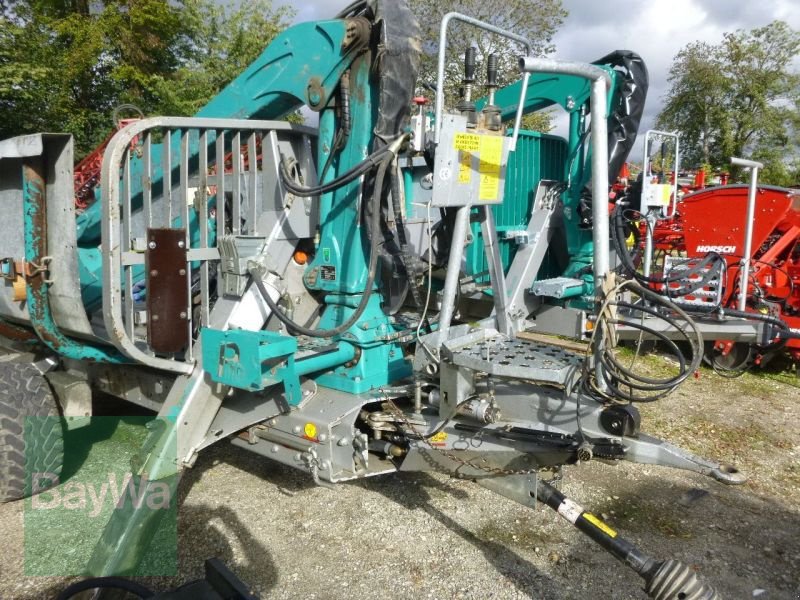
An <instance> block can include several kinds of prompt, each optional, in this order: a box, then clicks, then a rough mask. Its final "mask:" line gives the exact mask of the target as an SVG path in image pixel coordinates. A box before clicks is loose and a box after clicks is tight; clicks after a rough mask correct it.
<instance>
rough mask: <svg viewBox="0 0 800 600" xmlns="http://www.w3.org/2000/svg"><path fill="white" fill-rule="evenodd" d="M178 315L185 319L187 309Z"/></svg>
mask: <svg viewBox="0 0 800 600" xmlns="http://www.w3.org/2000/svg"><path fill="white" fill-rule="evenodd" d="M178 316H179V317H180V318H181V319H185V318H186V311H185V310H182V311H181V314H180V315H178Z"/></svg>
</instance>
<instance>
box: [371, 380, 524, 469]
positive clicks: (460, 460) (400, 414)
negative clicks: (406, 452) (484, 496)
mask: <svg viewBox="0 0 800 600" xmlns="http://www.w3.org/2000/svg"><path fill="white" fill-rule="evenodd" d="M380 392H381V393H382V394H383V397H384V399H385V400H386V403H387V404H388V405H389V408H390V409H391V411H392V412H394V413H395V415H397V417H398V419H399V420H400V421H401V423H402V424H403V425H405V426H406V427H408V428H409V429H410V430H411V431H412V432H413V433H414V435H416V436H417V437H418V438H419V439H420V440H422V442H423V443H424V444H425V445H426V446H427V447H428V448H429V449H431V450H433V451H434V452H437V453H439V454H441V455H442V456H444V457H446V458H449V459H450V460H452V461H453V462H455V463H458V464H459V465H461V466H463V467H471V468H473V469H477V470H479V471H483V472H484V473H487V474H489V475H530V474H531V473H535V472H537V471H538V470H539V469H537V468H534V469H520V470H514V469H503V468H500V467H489V466H485V465H475V464H473V463H471V462H470V461H467V460H464V459H463V458H461V457H460V456H457V455H455V454H453V453H452V452H450V451H449V450H445V449H444V448H437V447H436V446H434V445H433V444H431V443H430V441H429V440H428V438H426V437H425V435H423V434H422V433H421V432H420V431H419V430H418V429H417V427H416V426H415V425H414V424H413V423H412V422H411V421H409V420H408V418H407V417H406V415H405V413H404V412H403V411H402V410H400V408H399V407H398V406H397V405H396V404H395V403H394V401H393V400H392V399H391V398H389V396H388V395H387V394H386V392H385V391H384V390H383V388H381V390H380ZM449 470H450V471H451V472H452V473H453V475H455V476H456V477H463V476H462V475H461V474H460V473H458V472H457V471H456V470H454V469H449Z"/></svg>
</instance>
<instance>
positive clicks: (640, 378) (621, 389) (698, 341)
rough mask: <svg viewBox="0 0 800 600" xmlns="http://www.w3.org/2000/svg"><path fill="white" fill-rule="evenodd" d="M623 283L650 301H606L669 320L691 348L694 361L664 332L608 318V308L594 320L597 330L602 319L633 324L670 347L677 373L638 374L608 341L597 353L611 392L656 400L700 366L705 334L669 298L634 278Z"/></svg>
mask: <svg viewBox="0 0 800 600" xmlns="http://www.w3.org/2000/svg"><path fill="white" fill-rule="evenodd" d="M623 285H624V286H625V287H626V288H630V289H632V290H633V292H634V293H636V294H638V295H639V296H640V297H641V298H642V299H646V300H647V301H648V302H649V303H650V304H651V305H644V304H633V303H630V302H620V301H609V302H607V306H616V307H619V308H623V309H626V310H627V311H629V314H630V312H642V313H645V314H649V315H651V316H653V317H656V318H658V319H661V320H663V321H666V323H667V324H669V325H670V326H671V327H672V328H674V329H675V330H676V331H679V332H680V333H681V334H682V335H683V337H684V339H685V340H686V341H687V342H688V343H689V345H690V347H691V349H692V359H691V361H687V360H686V357H685V356H684V354H683V352H681V350H680V348H679V347H678V345H677V344H676V343H675V342H674V341H673V340H670V339H669V338H668V337H667V336H666V335H664V334H663V333H662V332H659V331H657V330H655V329H653V328H651V327H647V326H646V325H644V324H642V323H637V322H636V321H634V320H633V319H632V318H629V319H626V320H621V319H617V318H609V317H608V316H607V315H606V313H605V312H601V314H600V316H599V317H598V323H596V324H595V329H596V330H597V331H604V330H605V327H604V326H603V325H604V323H603V322H605V323H606V324H608V325H625V326H628V327H633V328H634V329H638V330H639V331H642V332H644V333H647V334H648V335H650V336H652V337H654V338H656V339H658V340H660V341H662V342H664V343H665V344H666V346H667V349H668V350H669V351H670V353H671V354H672V355H673V356H674V357H675V359H676V360H677V361H678V367H677V368H678V373H677V374H676V375H674V376H671V377H666V378H660V379H657V378H653V377H647V376H644V375H640V374H637V373H635V372H633V371H632V370H631V369H630V368H627V367H624V366H623V365H622V364H621V363H620V362H619V360H618V359H617V357H616V356H615V355H614V353H613V348H611V347H609V346H607V345H606V346H603V347H601V350H600V352H598V354H597V361H598V362H599V364H600V369H599V372H600V376H601V377H602V380H603V382H604V383H605V385H606V389H607V390H608V391H610V392H612V393H613V395H614V396H615V397H617V398H622V399H625V400H628V401H629V402H653V401H655V400H658V399H660V398H663V397H664V396H666V395H667V394H669V393H670V392H672V391H673V390H674V389H675V388H676V387H677V386H678V385H680V384H681V383H682V382H683V381H685V380H686V379H687V378H688V377H689V376H690V375H691V374H692V373H694V372H695V371H696V370H697V368H698V367H699V366H700V362H701V361H702V358H703V336H702V333H701V332H700V330H699V328H698V327H697V325H696V324H695V323H694V321H692V319H691V317H690V316H689V315H688V314H687V313H686V312H685V311H684V310H683V309H682V308H681V307H680V306H678V305H677V304H675V303H674V302H672V301H671V300H669V299H668V298H664V297H663V296H661V295H659V294H658V293H656V292H654V291H652V290H650V289H648V288H646V287H644V286H642V285H640V284H639V283H636V282H633V281H626V282H625V283H624V284H623ZM654 306H660V307H662V308H664V309H667V310H669V311H671V312H673V313H675V314H676V315H677V316H678V318H675V317H673V316H670V315H668V314H664V312H661V311H659V310H657V309H656V308H654ZM678 319H680V320H682V321H685V323H686V324H687V325H688V326H689V328H690V329H692V332H693V335H690V334H689V332H687V331H686V330H685V328H684V327H682V325H681V323H679V321H678ZM588 376H589V374H588V371H587V372H586V373H585V375H584V377H587V378H588ZM595 391H597V390H595Z"/></svg>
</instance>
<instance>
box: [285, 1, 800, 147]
mask: <svg viewBox="0 0 800 600" xmlns="http://www.w3.org/2000/svg"><path fill="white" fill-rule="evenodd" d="M562 2H563V5H564V8H566V9H567V10H568V11H569V16H568V17H567V19H566V20H565V21H564V24H563V25H562V26H561V28H560V29H559V31H558V33H557V34H556V36H555V39H554V43H555V47H556V51H555V54H553V55H552V56H553V58H557V59H563V60H579V61H585V62H591V61H592V60H596V59H598V58H600V57H602V56H605V55H606V54H608V53H609V52H610V51H612V50H619V49H624V50H632V51H634V52H637V53H638V54H639V55H641V56H642V58H643V59H644V62H645V64H646V65H647V69H648V71H649V75H650V90H649V92H648V95H647V103H646V105H645V112H644V116H643V119H642V123H641V126H640V129H639V131H640V134H641V135H640V136H639V139H640V142H641V139H642V138H643V137H644V132H645V131H647V130H648V129H651V128H652V127H653V125H654V122H655V117H656V115H657V114H658V112H659V111H660V110H661V107H662V106H663V102H664V95H665V94H666V93H667V92H668V90H669V85H668V83H667V77H668V75H669V68H670V66H671V65H672V61H673V58H674V57H675V55H676V54H677V53H678V51H679V50H680V49H681V48H683V47H684V46H686V44H688V43H689V42H693V41H695V40H704V41H706V42H709V43H711V44H715V43H718V42H719V41H721V40H722V35H723V33H725V32H732V31H735V30H737V29H753V28H755V27H760V26H763V25H766V24H768V23H770V22H772V21H774V20H776V19H781V20H784V21H786V22H787V23H788V24H789V25H790V26H791V27H793V28H794V29H800V1H799V0H604V1H602V2H598V1H597V0H562ZM280 3H283V4H291V5H292V6H294V8H295V10H297V18H296V20H297V21H308V20H315V19H327V18H332V17H333V16H334V15H335V13H336V12H337V11H338V10H339V9H340V8H342V7H344V6H345V5H347V4H349V0H311V1H307V2H301V3H290V2H280ZM795 65H796V67H797V68H798V69H800V58H798V60H796V61H795ZM564 122H565V120H563V119H559V120H557V129H556V131H555V133H563V129H564V127H563V123H564ZM637 151H638V153H641V149H640V144H637V148H635V149H634V153H637ZM632 158H634V159H636V158H638V156H634V157H632Z"/></svg>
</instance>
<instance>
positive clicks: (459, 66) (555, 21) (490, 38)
mask: <svg viewBox="0 0 800 600" xmlns="http://www.w3.org/2000/svg"><path fill="white" fill-rule="evenodd" d="M409 4H410V6H411V9H412V10H413V11H414V14H415V15H416V16H417V19H418V20H419V22H420V25H421V28H422V39H423V40H424V42H423V47H422V49H423V54H422V62H421V68H420V81H421V82H425V83H429V84H435V83H436V70H437V56H438V49H439V26H440V24H441V22H442V18H443V17H444V15H445V14H447V13H448V12H452V11H456V12H460V13H462V14H467V15H469V16H471V17H474V18H476V19H479V20H481V21H486V22H488V23H491V24H492V25H495V26H497V27H500V28H502V29H506V30H508V31H512V32H514V33H516V34H518V35H521V36H523V37H525V38H527V39H528V40H530V42H531V45H532V52H533V54H534V55H535V56H545V55H547V54H550V53H552V52H553V50H554V49H555V48H554V46H553V44H552V40H553V35H554V34H555V32H556V31H557V30H558V28H559V26H560V25H561V24H562V23H563V21H564V19H565V18H566V16H567V11H565V10H564V8H563V6H562V4H561V0H505V1H504V0H447V1H444V2H442V1H437V0H410V2H409ZM468 45H472V46H474V47H475V48H476V51H477V52H476V54H477V60H476V63H477V69H476V87H475V90H476V92H475V93H474V94H473V98H476V97H479V96H482V95H484V92H483V89H484V88H483V84H484V83H485V81H486V67H485V65H486V59H487V57H488V56H489V54H493V53H496V54H498V58H499V60H498V63H499V75H500V81H499V83H500V85H505V84H508V83H510V82H512V81H514V80H516V79H517V78H518V77H519V67H518V66H517V60H518V58H519V56H521V55H522V54H524V50H523V49H522V47H521V46H520V45H519V44H516V43H514V42H511V41H509V40H507V39H506V38H503V37H501V36H498V35H494V34H487V33H485V32H482V31H480V30H478V29H476V28H474V27H472V26H471V25H465V24H463V23H460V22H452V24H451V29H450V31H449V32H448V44H447V48H446V54H445V86H444V87H445V104H446V105H447V107H448V108H454V107H455V105H456V104H458V101H459V98H460V89H461V87H462V84H461V80H462V78H463V69H464V52H465V50H466V48H467V46H468ZM526 127H528V128H536V129H538V130H540V131H548V130H549V129H550V118H549V116H548V115H547V114H533V115H528V118H527V119H526Z"/></svg>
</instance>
